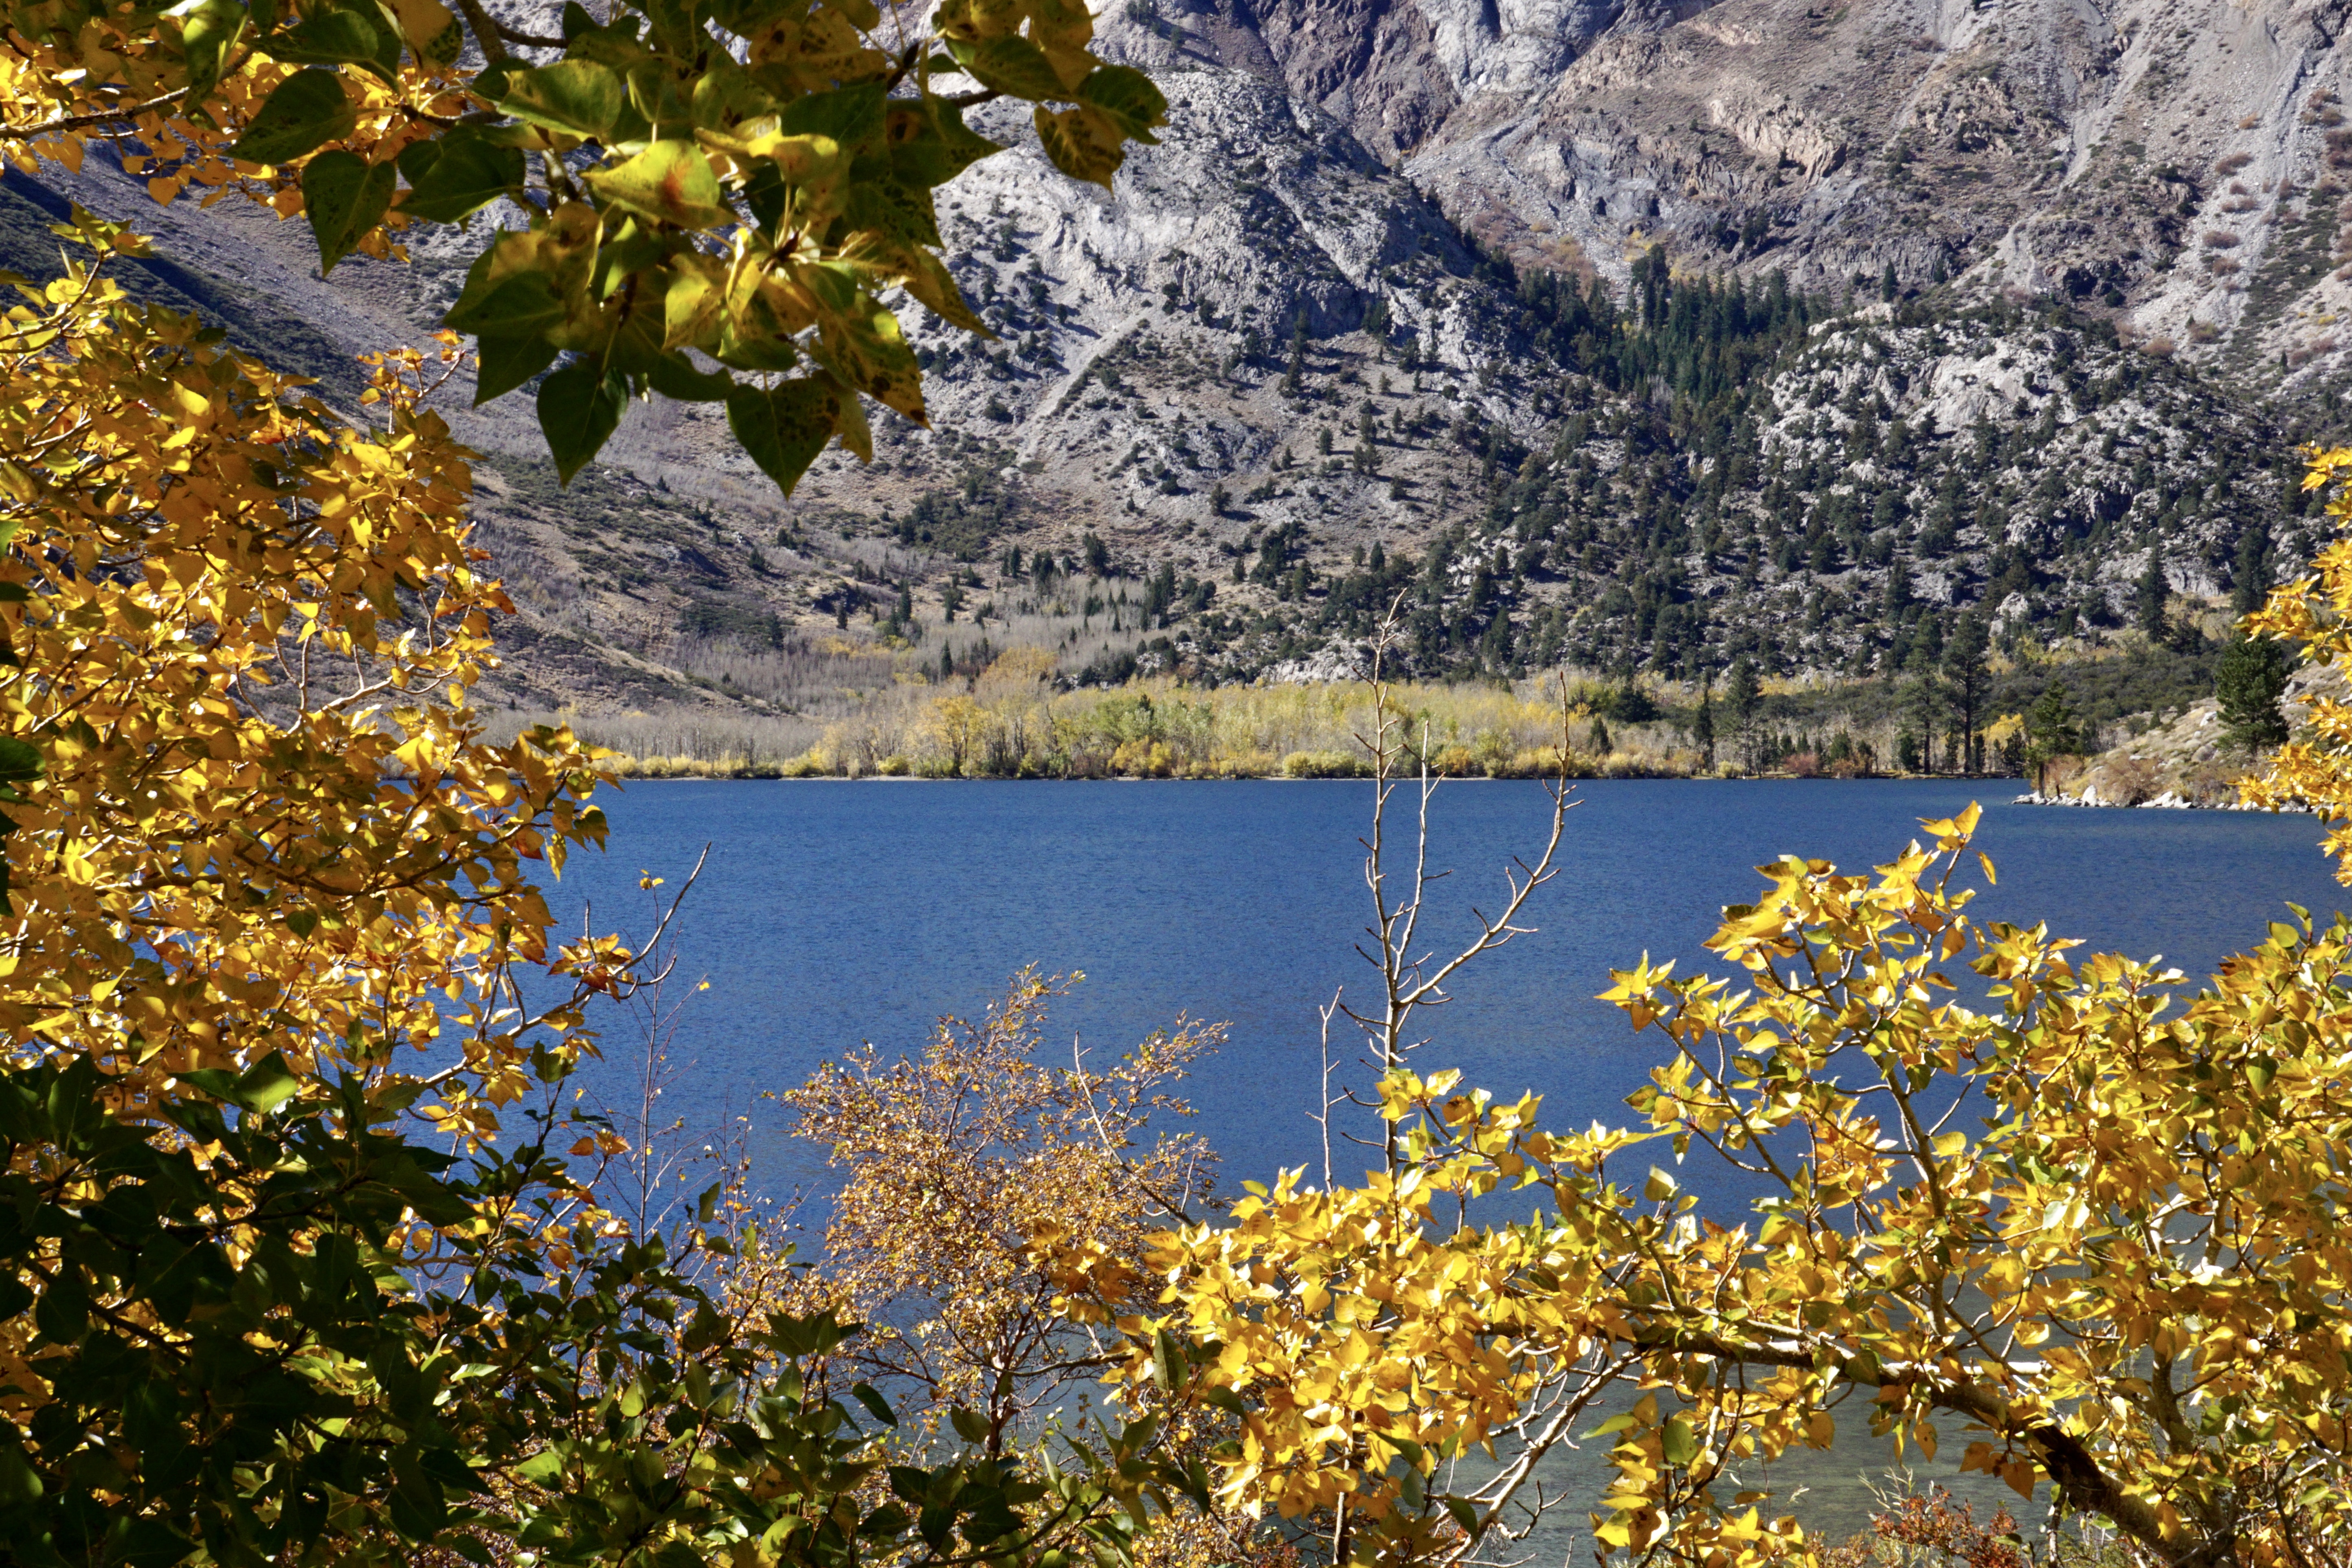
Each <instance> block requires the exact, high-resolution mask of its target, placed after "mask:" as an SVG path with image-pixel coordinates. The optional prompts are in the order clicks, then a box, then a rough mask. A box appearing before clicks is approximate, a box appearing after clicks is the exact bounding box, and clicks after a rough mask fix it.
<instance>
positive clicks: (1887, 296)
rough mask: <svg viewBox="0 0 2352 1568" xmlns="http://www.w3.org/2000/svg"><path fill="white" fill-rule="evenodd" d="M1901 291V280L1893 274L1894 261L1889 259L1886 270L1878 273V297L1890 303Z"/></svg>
mask: <svg viewBox="0 0 2352 1568" xmlns="http://www.w3.org/2000/svg"><path fill="white" fill-rule="evenodd" d="M1902 292H1903V284H1902V281H1901V279H1897V278H1896V277H1895V263H1893V262H1892V261H1890V262H1888V263H1887V264H1886V270H1885V271H1884V272H1882V273H1880V274H1879V275H1878V297H1879V298H1880V299H1882V300H1885V301H1886V302H1887V303H1888V304H1890V305H1891V304H1893V303H1894V302H1895V297H1896V296H1897V295H1899V294H1901V293H1902Z"/></svg>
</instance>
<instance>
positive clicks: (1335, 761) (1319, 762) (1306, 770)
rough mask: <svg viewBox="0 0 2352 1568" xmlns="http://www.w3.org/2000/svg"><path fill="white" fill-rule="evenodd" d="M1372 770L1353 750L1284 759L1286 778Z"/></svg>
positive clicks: (1353, 775) (1360, 774)
mask: <svg viewBox="0 0 2352 1568" xmlns="http://www.w3.org/2000/svg"><path fill="white" fill-rule="evenodd" d="M1465 755H1467V753H1466V752H1465ZM1371 772H1372V765H1371V763H1369V762H1367V761H1365V760H1364V759H1363V758H1362V757H1360V756H1357V755H1356V754H1355V753H1354V752H1291V753H1290V755H1288V756H1286V757H1285V758H1283V759H1282V776H1283V777H1284V778H1286V779H1360V778H1369V777H1370V776H1371Z"/></svg>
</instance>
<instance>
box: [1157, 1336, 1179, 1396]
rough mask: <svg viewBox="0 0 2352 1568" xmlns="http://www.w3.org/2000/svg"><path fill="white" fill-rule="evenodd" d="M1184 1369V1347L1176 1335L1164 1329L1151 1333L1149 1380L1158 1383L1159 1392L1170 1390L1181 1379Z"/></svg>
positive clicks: (1168, 1391)
mask: <svg viewBox="0 0 2352 1568" xmlns="http://www.w3.org/2000/svg"><path fill="white" fill-rule="evenodd" d="M1186 1370H1187V1363H1186V1362H1185V1359H1184V1347H1183V1345H1182V1344H1181V1343H1180V1342H1178V1341H1177V1338H1176V1336H1175V1335H1174V1334H1172V1333H1171V1332H1169V1331H1167V1330H1166V1329H1162V1330H1160V1331H1159V1332H1158V1333H1156V1334H1154V1335H1152V1336H1151V1381H1152V1382H1154V1383H1156V1384H1159V1385H1160V1392H1162V1393H1163V1394H1164V1393H1170V1392H1172V1391H1173V1390H1174V1389H1175V1387H1176V1385H1177V1384H1178V1383H1180V1382H1181V1381H1182V1380H1183V1377H1184V1374H1185V1372H1186Z"/></svg>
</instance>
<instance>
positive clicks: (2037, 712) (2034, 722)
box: [2025, 680, 2083, 791]
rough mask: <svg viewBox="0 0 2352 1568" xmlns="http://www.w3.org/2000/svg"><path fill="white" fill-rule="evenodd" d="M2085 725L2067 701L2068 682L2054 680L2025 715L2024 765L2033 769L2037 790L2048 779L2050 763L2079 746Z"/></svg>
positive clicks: (2034, 784)
mask: <svg viewBox="0 0 2352 1568" xmlns="http://www.w3.org/2000/svg"><path fill="white" fill-rule="evenodd" d="M2082 744H2083V735H2082V726H2081V722H2080V720H2079V719H2078V718H2077V716H2076V714H2075V712H2074V709H2073V708H2071V707H2069V706H2068V705H2067V702H2066V683H2065V682H2064V681H2063V680H2053V681H2052V682H2051V683H2050V684H2049V685H2048V686H2047V687H2045V688H2043V689H2042V695H2041V697H2040V698H2039V699H2038V700H2036V701H2035V702H2034V704H2033V706H2032V708H2031V709H2029V710H2027V712H2026V715H2025V765H2026V766H2027V767H2030V768H2032V770H2033V787H2034V788H2035V789H2036V790H2037V791H2038V790H2040V789H2041V788H2042V786H2043V784H2046V783H2047V782H2048V781H2049V776H2050V763H2051V759H2053V757H2063V756H2066V755H2069V754H2071V753H2072V752H2075V751H2077V750H2079V749H2080V748H2081V746H2082Z"/></svg>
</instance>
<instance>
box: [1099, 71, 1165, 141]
mask: <svg viewBox="0 0 2352 1568" xmlns="http://www.w3.org/2000/svg"><path fill="white" fill-rule="evenodd" d="M1078 100H1079V101H1080V102H1082V103H1090V104H1092V105H1094V107H1095V108H1097V109H1099V110H1102V111H1103V112H1104V113H1105V114H1107V115H1108V116H1110V118H1111V119H1112V121H1115V122H1116V123H1117V124H1118V128H1119V129H1120V130H1121V131H1123V132H1126V133H1127V134H1128V135H1129V137H1130V138H1132V139H1133V140H1135V141H1138V142H1150V143H1151V144H1152V145H1153V146H1155V147H1156V146H1158V145H1159V144H1160V138H1159V137H1157V136H1154V135H1153V134H1151V132H1152V129H1153V128H1154V127H1155V126H1160V125H1165V124H1167V123H1168V100H1167V98H1166V97H1165V96H1163V95H1162V94H1161V92H1160V89H1158V88H1156V87H1154V86H1152V85H1151V79H1150V77H1148V76H1146V75H1144V74H1143V73H1142V72H1141V71H1139V70H1137V69H1136V68H1134V67H1133V66H1101V67H1098V68H1096V69H1094V70H1092V71H1090V72H1088V73H1087V79H1086V80H1084V81H1082V82H1080V83H1079V84H1078Z"/></svg>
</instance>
